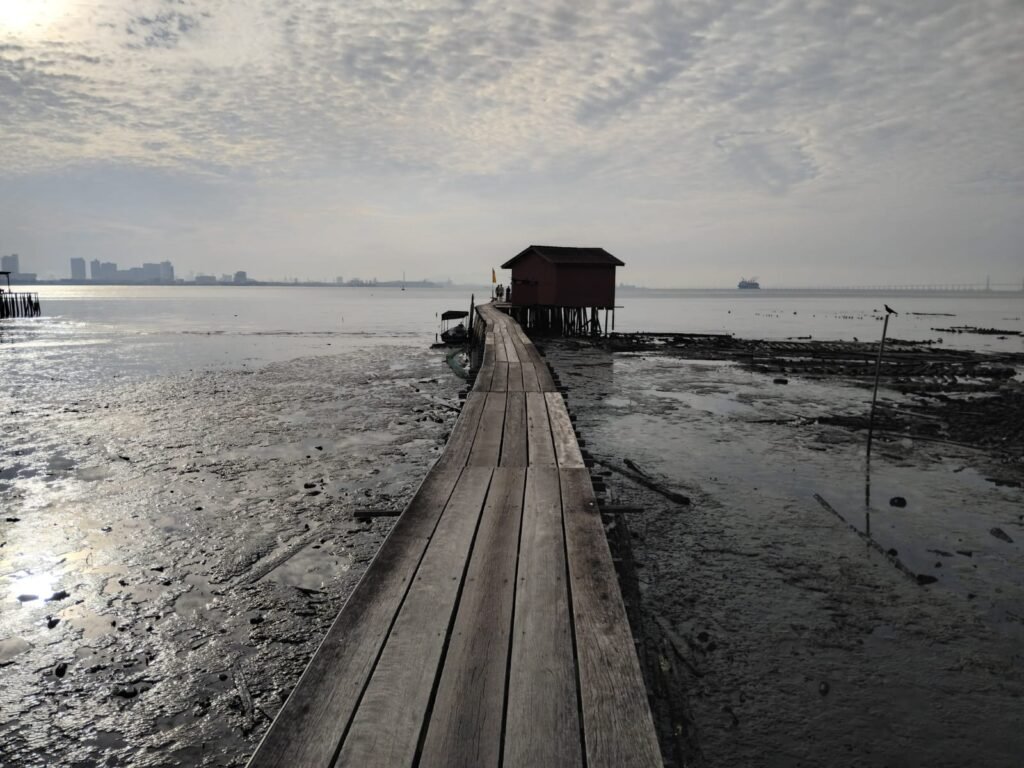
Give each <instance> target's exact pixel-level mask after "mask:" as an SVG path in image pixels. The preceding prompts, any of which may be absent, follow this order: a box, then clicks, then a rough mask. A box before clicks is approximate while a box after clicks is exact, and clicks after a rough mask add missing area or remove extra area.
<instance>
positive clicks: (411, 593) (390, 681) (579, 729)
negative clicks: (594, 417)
mask: <svg viewBox="0 0 1024 768" xmlns="http://www.w3.org/2000/svg"><path fill="white" fill-rule="evenodd" d="M478 312H479V317H478V319H480V320H482V321H483V322H485V323H486V328H487V332H486V338H485V343H484V354H483V363H482V365H481V367H480V370H479V372H478V374H477V379H476V383H475V385H474V387H473V390H472V391H471V392H469V394H468V395H467V397H466V404H465V406H464V407H463V409H462V413H461V414H460V416H459V419H458V421H457V422H456V425H455V427H454V429H453V430H452V434H451V436H450V437H449V440H448V444H447V446H446V448H445V451H444V453H443V454H442V456H441V458H440V459H439V460H438V461H437V463H436V464H435V466H434V467H433V469H432V470H431V471H430V473H429V474H428V475H427V478H426V479H425V480H424V482H423V485H422V486H421V487H420V489H419V491H418V492H417V494H416V496H415V497H414V498H413V500H412V502H411V503H410V504H409V506H408V507H407V508H406V510H405V512H403V514H402V516H401V517H400V518H399V519H398V522H397V523H396V524H395V527H394V529H392V531H391V534H390V535H389V536H388V538H387V540H386V541H385V542H384V544H383V545H382V547H381V549H380V552H379V553H378V554H377V556H376V558H375V559H374V561H373V562H372V563H371V565H370V567H369V568H368V569H367V571H366V573H365V574H364V575H363V578H362V580H361V581H360V582H359V584H358V586H357V587H356V588H355V590H354V591H353V593H352V595H351V597H350V598H349V600H348V602H347V603H346V604H345V607H344V608H343V609H342V611H341V613H340V614H339V615H338V618H337V619H336V620H335V622H334V625H333V626H332V627H331V629H330V631H329V632H328V634H327V636H326V638H325V639H324V641H323V642H322V644H321V645H320V648H319V649H318V650H317V652H316V654H315V655H314V656H313V659H312V660H311V661H310V663H309V666H308V667H307V669H306V671H305V673H304V674H303V675H302V678H301V679H300V680H299V683H298V685H297V686H296V687H295V690H294V691H293V692H292V694H291V696H290V697H289V698H288V701H287V702H286V703H285V705H284V707H283V708H282V710H281V712H280V713H279V714H278V716H277V718H276V719H275V721H274V723H273V725H272V726H271V728H270V730H269V731H268V732H267V734H266V736H265V737H264V739H263V742H262V743H261V744H260V746H259V749H258V750H257V751H256V753H255V754H254V755H253V757H252V759H251V761H250V762H249V765H250V768H267V767H269V766H279V767H284V766H288V767H289V768H291V767H292V766H303V767H308V768H332V767H333V766H360V767H362V766H367V767H370V768H372V767H373V766H452V767H455V768H457V767H458V766H466V767H467V768H468V767H469V766H508V767H509V768H518V767H519V766H524V767H525V766H559V768H561V766H567V767H570V766H581V767H582V766H583V765H586V766H587V767H588V768H612V767H613V766H616V767H617V766H626V767H627V768H633V767H635V768H641V767H643V768H647V767H648V766H660V765H662V762H661V756H660V753H659V750H658V742H657V738H656V737H655V733H654V726H653V723H652V720H651V714H650V710H649V708H648V703H647V694H646V691H645V688H644V681H643V677H642V676H641V673H640V666H639V663H638V661H637V656H636V650H635V648H634V645H633V638H632V635H631V634H630V629H629V624H628V622H627V620H626V612H625V607H624V605H623V602H622V596H621V594H620V592H619V587H618V582H617V580H616V575H615V570H614V567H613V565H612V560H611V553H610V551H609V549H608V543H607V541H606V540H605V536H604V529H603V527H602V525H601V516H600V513H599V511H598V507H597V500H596V498H595V496H594V489H593V486H592V485H591V482H590V475H589V474H588V472H587V470H586V469H585V468H584V465H583V457H582V454H581V452H580V448H579V444H578V443H577V441H576V436H575V433H574V432H573V428H572V423H571V421H570V418H569V413H568V411H567V409H566V407H565V402H564V400H563V398H562V396H561V394H559V393H558V391H557V389H556V387H555V385H554V382H553V381H552V378H551V375H550V373H549V371H548V369H547V367H546V365H545V364H544V362H543V359H542V358H541V357H540V355H539V354H538V353H537V350H536V348H534V346H533V344H532V343H530V340H529V339H528V338H527V337H526V335H525V334H524V333H523V331H522V329H521V328H520V327H519V326H518V325H517V324H516V323H515V321H513V320H512V319H511V318H509V317H508V316H507V315H505V314H503V313H501V312H500V311H498V310H497V309H495V308H494V307H492V306H490V305H484V306H482V307H480V308H478Z"/></svg>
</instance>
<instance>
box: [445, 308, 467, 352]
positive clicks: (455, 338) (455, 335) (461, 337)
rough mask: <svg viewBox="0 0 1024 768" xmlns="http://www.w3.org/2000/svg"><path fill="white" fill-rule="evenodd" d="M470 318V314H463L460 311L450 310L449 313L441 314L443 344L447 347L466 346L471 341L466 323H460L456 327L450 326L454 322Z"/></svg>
mask: <svg viewBox="0 0 1024 768" xmlns="http://www.w3.org/2000/svg"><path fill="white" fill-rule="evenodd" d="M468 316H469V312H463V311H462V310H458V309H449V310H448V311H447V312H442V313H441V343H442V344H444V345H445V346H459V345H462V344H465V343H466V342H467V341H468V340H469V332H468V331H467V330H466V325H465V323H462V322H459V323H458V324H457V325H455V326H454V327H451V328H450V327H449V326H448V324H449V323H450V322H451V321H452V320H459V321H461V320H463V319H464V318H466V317H468Z"/></svg>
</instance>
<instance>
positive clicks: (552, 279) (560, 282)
mask: <svg viewBox="0 0 1024 768" xmlns="http://www.w3.org/2000/svg"><path fill="white" fill-rule="evenodd" d="M511 287H512V303H513V304H514V305H516V306H533V305H542V306H561V307H613V306H615V267H611V266H597V265H568V264H560V265H555V264H552V263H551V262H549V261H546V260H544V259H543V258H541V257H540V256H538V255H536V254H534V253H530V254H527V255H526V256H524V257H523V258H522V259H521V260H520V261H518V262H517V263H516V264H515V265H514V266H513V267H512V285H511Z"/></svg>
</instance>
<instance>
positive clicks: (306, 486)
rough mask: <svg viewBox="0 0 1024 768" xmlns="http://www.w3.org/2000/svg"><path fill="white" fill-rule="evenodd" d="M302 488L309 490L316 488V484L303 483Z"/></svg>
mask: <svg viewBox="0 0 1024 768" xmlns="http://www.w3.org/2000/svg"><path fill="white" fill-rule="evenodd" d="M302 487H303V488H306V489H307V490H308V489H309V488H316V483H303V484H302Z"/></svg>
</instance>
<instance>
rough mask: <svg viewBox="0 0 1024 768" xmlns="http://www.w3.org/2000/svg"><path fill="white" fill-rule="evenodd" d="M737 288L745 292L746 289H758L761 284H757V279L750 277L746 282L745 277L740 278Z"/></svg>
mask: <svg viewBox="0 0 1024 768" xmlns="http://www.w3.org/2000/svg"><path fill="white" fill-rule="evenodd" d="M738 287H739V288H741V289H744V290H746V289H759V288H760V287H761V284H760V283H759V282H757V278H756V277H752V278H750V279H749V280H747V278H745V277H741V278H740V284H739V286H738Z"/></svg>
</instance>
